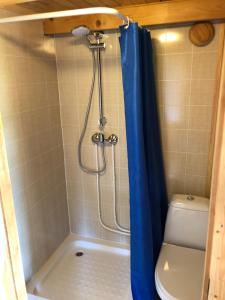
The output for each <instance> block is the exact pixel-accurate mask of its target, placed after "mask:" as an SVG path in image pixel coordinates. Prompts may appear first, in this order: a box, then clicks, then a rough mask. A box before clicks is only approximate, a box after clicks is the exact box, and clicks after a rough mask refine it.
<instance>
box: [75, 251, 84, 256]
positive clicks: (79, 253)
mask: <svg viewBox="0 0 225 300" xmlns="http://www.w3.org/2000/svg"><path fill="white" fill-rule="evenodd" d="M83 255H84V253H83V252H82V251H79V252H76V256H78V257H80V256H83Z"/></svg>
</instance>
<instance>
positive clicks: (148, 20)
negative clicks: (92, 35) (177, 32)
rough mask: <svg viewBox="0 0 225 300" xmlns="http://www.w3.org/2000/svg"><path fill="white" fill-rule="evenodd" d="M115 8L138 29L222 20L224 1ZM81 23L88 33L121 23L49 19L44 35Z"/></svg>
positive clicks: (177, 1)
mask: <svg viewBox="0 0 225 300" xmlns="http://www.w3.org/2000/svg"><path fill="white" fill-rule="evenodd" d="M117 9H118V10H119V11H120V12H121V13H122V14H124V15H126V16H128V17H129V18H130V19H131V20H133V21H134V22H138V23H139V24H140V25H142V26H146V25H162V24H175V23H186V22H193V21H203V20H224V19H225V1H224V0H214V1H212V0H198V1H196V0H174V1H165V2H164V1H163V2H158V3H157V2H155V3H150V4H143V5H132V6H122V7H117ZM81 24H82V25H86V26H88V27H89V28H90V29H91V30H107V29H115V28H118V26H119V25H121V21H120V20H118V19H117V18H116V17H112V16H106V15H93V16H82V17H69V18H61V19H51V20H46V21H44V32H45V34H55V33H67V32H71V30H72V29H73V28H74V27H76V26H79V25H81Z"/></svg>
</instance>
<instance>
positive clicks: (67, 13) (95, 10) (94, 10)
mask: <svg viewBox="0 0 225 300" xmlns="http://www.w3.org/2000/svg"><path fill="white" fill-rule="evenodd" d="M94 14H106V15H114V16H117V17H118V18H119V19H120V20H122V21H123V23H124V24H125V25H127V24H129V19H128V17H126V16H124V15H122V14H121V13H119V12H118V10H117V9H114V8H109V7H91V8H81V9H71V10H64V11H56V12H47V13H40V14H31V15H24V16H15V17H7V18H1V19H0V24H4V23H15V22H24V21H34V20H45V19H51V18H62V17H72V16H84V15H94Z"/></svg>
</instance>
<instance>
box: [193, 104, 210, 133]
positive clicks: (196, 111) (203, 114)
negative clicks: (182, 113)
mask: <svg viewBox="0 0 225 300" xmlns="http://www.w3.org/2000/svg"><path fill="white" fill-rule="evenodd" d="M211 118H212V106H197V105H195V106H191V107H190V115H189V128H190V129H198V130H201V129H204V130H209V131H210V129H211V124H212V121H211Z"/></svg>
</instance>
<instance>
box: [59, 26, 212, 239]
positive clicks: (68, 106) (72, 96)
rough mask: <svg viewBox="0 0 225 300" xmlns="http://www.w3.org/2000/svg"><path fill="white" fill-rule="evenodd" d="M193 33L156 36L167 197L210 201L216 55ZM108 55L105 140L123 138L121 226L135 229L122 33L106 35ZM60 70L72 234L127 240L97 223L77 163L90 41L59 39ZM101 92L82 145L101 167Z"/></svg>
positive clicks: (107, 208) (109, 184) (105, 205)
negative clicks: (97, 143)
mask: <svg viewBox="0 0 225 300" xmlns="http://www.w3.org/2000/svg"><path fill="white" fill-rule="evenodd" d="M188 30H189V27H177V28H167V29H155V30H152V37H153V43H154V48H155V62H156V83H157V92H158V101H159V111H160V120H161V131H162V142H163V153H164V160H165V170H166V179H167V186H168V193H169V195H171V194H172V193H193V194H196V195H201V196H205V195H206V181H207V180H206V179H207V166H208V159H209V139H210V130H211V114H212V106H213V92H214V83H215V70H216V51H217V50H218V28H217V29H216V37H215V39H214V41H213V42H212V43H211V44H210V45H208V46H207V47H204V48H197V47H195V46H193V45H192V44H191V43H190V41H189V39H188ZM107 36H108V37H107V40H106V44H107V47H106V50H105V51H103V52H102V56H103V64H102V65H103V98H104V108H105V116H106V118H107V125H106V127H105V134H106V136H108V135H109V134H111V133H115V134H117V135H118V136H119V143H118V145H116V174H117V196H118V207H119V215H120V222H121V224H122V225H124V226H129V195H128V193H129V188H128V175H127V173H128V172H127V153H126V134H125V122H124V107H123V91H122V77H121V66H120V49H119V43H118V33H110V34H109V33H107ZM55 41H56V52H57V68H58V80H59V93H60V109H61V122H62V128H63V143H64V153H65V169H66V181H67V195H68V203H69V212H70V223H71V229H72V231H73V232H76V233H79V234H83V235H86V236H92V237H100V238H106V239H113V240H117V241H127V239H125V238H123V237H120V236H119V235H117V234H112V233H109V232H107V231H106V230H104V229H102V228H101V226H100V225H99V222H98V212H97V187H96V176H94V175H88V174H86V173H84V172H83V171H81V169H80V167H79V164H78V159H77V147H78V140H79V135H80V133H81V129H82V126H83V122H84V116H85V110H86V105H87V101H88V96H89V91H90V84H91V76H92V59H91V51H90V50H89V49H88V47H87V46H88V44H87V42H86V40H85V39H82V40H76V39H75V38H74V37H72V36H71V35H63V36H57V37H56V38H55ZM97 124H98V99H97V90H95V97H94V100H93V107H92V110H91V116H90V120H89V123H88V130H87V133H86V136H85V141H84V145H83V148H82V149H83V151H82V157H83V161H84V163H85V164H86V165H88V166H90V167H92V168H96V152H95V151H96V149H95V147H94V146H93V145H92V142H91V135H92V134H93V133H94V132H96V131H98V126H97ZM111 154H112V153H111V148H110V147H108V148H107V149H106V155H107V171H106V174H105V175H103V176H102V177H101V191H102V210H103V219H104V221H105V223H106V224H107V225H110V226H113V207H112V203H113V198H112V197H113V180H112V178H113V177H112V159H111V158H112V156H111Z"/></svg>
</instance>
